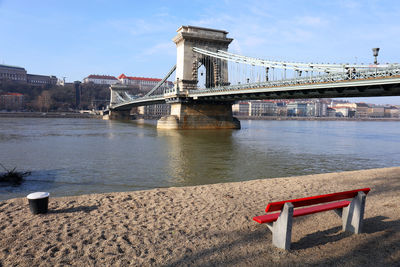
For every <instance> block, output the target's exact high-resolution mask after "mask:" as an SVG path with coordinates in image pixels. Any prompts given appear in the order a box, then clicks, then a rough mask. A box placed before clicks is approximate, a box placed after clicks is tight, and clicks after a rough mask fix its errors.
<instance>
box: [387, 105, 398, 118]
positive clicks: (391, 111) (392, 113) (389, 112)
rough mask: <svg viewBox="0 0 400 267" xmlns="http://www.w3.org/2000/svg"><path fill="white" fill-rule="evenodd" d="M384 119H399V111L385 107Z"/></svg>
mask: <svg viewBox="0 0 400 267" xmlns="http://www.w3.org/2000/svg"><path fill="white" fill-rule="evenodd" d="M385 117H386V118H400V109H398V108H396V107H393V106H391V107H385Z"/></svg>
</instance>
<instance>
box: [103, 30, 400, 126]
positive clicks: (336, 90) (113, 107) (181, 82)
mask: <svg viewBox="0 0 400 267" xmlns="http://www.w3.org/2000/svg"><path fill="white" fill-rule="evenodd" d="M177 32H178V34H177V35H176V36H175V37H174V39H173V41H174V42H175V44H176V47H177V62H176V65H174V66H173V67H172V68H171V69H170V71H169V72H168V73H167V75H166V76H165V77H164V79H162V80H161V81H160V82H159V83H158V84H157V85H156V86H155V87H154V88H153V89H152V90H151V91H149V92H148V93H147V94H146V95H144V96H142V97H138V96H134V95H131V94H130V93H129V89H128V88H127V87H126V86H123V85H113V86H111V87H110V89H111V98H110V105H109V114H108V116H109V118H110V119H124V118H127V117H129V113H130V110H131V109H132V108H133V107H136V106H145V105H152V104H159V103H169V104H171V115H169V116H165V117H162V118H161V119H160V120H159V121H158V123H157V127H158V128H164V129H217V128H225V129H226V128H232V129H237V128H240V122H239V121H238V120H237V119H236V118H234V117H233V116H232V104H233V103H234V102H235V101H241V100H256V99H295V98H335V97H372V96H399V95H400V64H397V63H392V64H377V63H376V62H375V63H374V64H369V65H365V64H348V63H346V64H336V63H333V64H329V63H302V62H285V61H276V60H267V59H259V58H255V57H247V56H242V55H238V54H234V53H230V52H228V46H229V44H230V43H231V42H232V41H233V39H232V38H228V37H227V34H228V32H226V31H222V30H216V29H208V28H201V27H194V26H182V27H180V28H179V29H178V30H177ZM375 61H376V60H375ZM173 75H174V76H173ZM171 78H172V79H173V80H174V87H173V88H170V87H168V86H167V83H166V82H167V80H168V79H171Z"/></svg>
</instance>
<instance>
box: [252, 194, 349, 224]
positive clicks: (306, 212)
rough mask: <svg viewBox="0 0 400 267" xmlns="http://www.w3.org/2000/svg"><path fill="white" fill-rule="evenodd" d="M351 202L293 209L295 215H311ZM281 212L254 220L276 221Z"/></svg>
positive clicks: (345, 201)
mask: <svg viewBox="0 0 400 267" xmlns="http://www.w3.org/2000/svg"><path fill="white" fill-rule="evenodd" d="M349 204H350V201H348V200H343V201H339V202H333V203H328V204H324V205H318V206H312V207H308V208H301V209H296V210H294V211H293V217H298V216H303V215H309V214H313V213H317V212H322V211H328V210H335V209H341V208H344V207H347V206H348V205H349ZM280 214H281V213H280V212H276V213H270V214H265V215H261V216H256V217H254V218H253V220H254V221H256V222H258V223H269V222H274V221H276V220H277V219H278V217H279V215H280Z"/></svg>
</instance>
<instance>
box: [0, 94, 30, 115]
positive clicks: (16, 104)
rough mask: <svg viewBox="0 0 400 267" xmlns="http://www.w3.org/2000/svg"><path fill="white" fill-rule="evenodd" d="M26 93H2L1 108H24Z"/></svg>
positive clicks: (0, 98) (0, 96)
mask: <svg viewBox="0 0 400 267" xmlns="http://www.w3.org/2000/svg"><path fill="white" fill-rule="evenodd" d="M23 104H24V95H23V94H20V93H0V110H14V111H17V110H22V109H23Z"/></svg>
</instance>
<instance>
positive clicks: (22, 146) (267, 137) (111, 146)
mask: <svg viewBox="0 0 400 267" xmlns="http://www.w3.org/2000/svg"><path fill="white" fill-rule="evenodd" d="M241 124H242V129H241V130H212V131H206V130H201V131H172V130H157V129H156V128H155V126H154V125H140V124H137V123H123V122H117V121H102V120H96V119H44V118H0V163H1V164H3V165H4V166H5V167H6V168H8V169H12V168H14V167H17V170H20V171H31V172H32V174H31V175H30V176H29V177H27V178H26V180H25V181H24V182H23V183H22V184H21V185H19V186H11V185H4V184H0V200H4V199H8V198H14V197H21V196H26V195H27V194H29V193H30V192H34V191H47V192H50V193H51V195H52V196H66V195H80V194H88V193H102V192H116V191H132V190H143V189H150V188H156V187H171V186H187V185H200V184H210V183H222V182H234V181H245V180H252V179H262V178H271V177H286V176H294V175H305V174H317V173H326V172H337V171H348V170H359V169H369V168H380V167H392V166H400V138H399V137H400V122H377V121H371V122H365V121H241Z"/></svg>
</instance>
